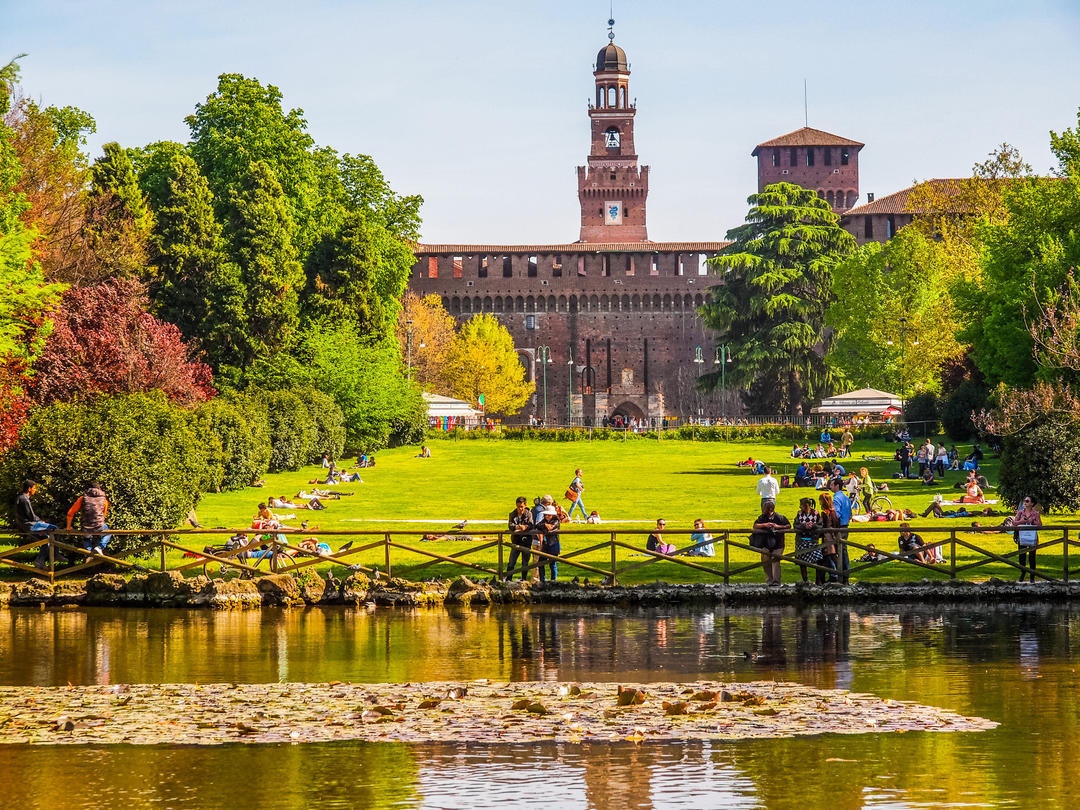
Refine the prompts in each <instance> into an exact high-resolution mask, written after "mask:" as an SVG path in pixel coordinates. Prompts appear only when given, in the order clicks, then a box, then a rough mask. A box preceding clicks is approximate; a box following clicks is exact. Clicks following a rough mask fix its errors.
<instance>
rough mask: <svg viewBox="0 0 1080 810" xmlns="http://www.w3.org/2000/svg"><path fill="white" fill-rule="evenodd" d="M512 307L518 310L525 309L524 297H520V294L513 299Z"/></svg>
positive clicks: (522, 310)
mask: <svg viewBox="0 0 1080 810" xmlns="http://www.w3.org/2000/svg"><path fill="white" fill-rule="evenodd" d="M514 309H515V310H517V311H518V312H524V311H525V299H524V298H522V297H521V296H520V295H519V296H518V297H517V298H515V299H514Z"/></svg>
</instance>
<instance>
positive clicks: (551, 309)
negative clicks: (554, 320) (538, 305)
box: [547, 295, 556, 312]
mask: <svg viewBox="0 0 1080 810" xmlns="http://www.w3.org/2000/svg"><path fill="white" fill-rule="evenodd" d="M547 304H548V305H547V308H548V312H555V311H556V309H555V296H554V295H549V296H548V302H547Z"/></svg>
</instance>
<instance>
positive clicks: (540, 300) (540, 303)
mask: <svg viewBox="0 0 1080 810" xmlns="http://www.w3.org/2000/svg"><path fill="white" fill-rule="evenodd" d="M546 309H547V299H546V298H544V296H542V295H538V296H536V311H537V312H543V311H544V310H546Z"/></svg>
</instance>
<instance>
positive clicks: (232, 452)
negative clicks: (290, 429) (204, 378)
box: [195, 396, 270, 490]
mask: <svg viewBox="0 0 1080 810" xmlns="http://www.w3.org/2000/svg"><path fill="white" fill-rule="evenodd" d="M195 413H196V419H197V420H198V421H199V422H200V424H201V426H203V428H204V429H205V433H204V435H207V436H208V437H209V438H210V439H211V441H210V443H209V445H208V450H209V453H210V457H211V460H210V463H209V465H208V467H210V468H211V469H214V468H216V469H217V470H218V471H219V472H217V480H216V489H221V490H234V489H243V488H244V487H248V486H251V485H252V484H253V483H254V482H255V481H256V480H257V479H259V478H261V477H262V476H263V475H265V474H266V471H267V469H268V468H269V463H270V436H269V431H268V430H267V424H266V414H265V412H264V411H263V410H262V409H261V408H260V407H259V406H258V405H257V404H256V403H255V402H254V401H253V400H251V399H250V398H249V397H245V396H237V397H229V398H226V397H217V398H215V399H212V400H210V401H209V402H206V403H204V404H203V405H201V406H199V409H198V410H197V411H196V412H195ZM211 480H212V479H211ZM206 489H211V487H210V486H209V485H207V486H206Z"/></svg>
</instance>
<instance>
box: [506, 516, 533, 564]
mask: <svg viewBox="0 0 1080 810" xmlns="http://www.w3.org/2000/svg"><path fill="white" fill-rule="evenodd" d="M527 505H528V501H527V500H525V498H524V497H521V498H518V499H517V505H516V506H515V507H514V511H513V512H511V513H510V518H509V520H508V521H507V526H506V527H507V528H508V529H509V530H510V542H511V544H512V546H511V548H510V559H509V560H508V561H507V563H506V580H507V581H508V582H509V581H510V580H511V579H513V578H514V563H516V562H517V559H518V555H519V554H520V555H521V581H522V582H524V581H525V580H526V579H528V578H529V560H530V558H531V554H530V551H531V546H532V533H533V525H534V521H533V515H532V512H531V511H530V510H529V509H528V506H527Z"/></svg>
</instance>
